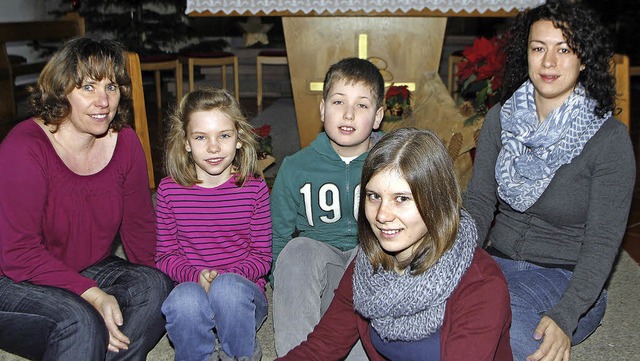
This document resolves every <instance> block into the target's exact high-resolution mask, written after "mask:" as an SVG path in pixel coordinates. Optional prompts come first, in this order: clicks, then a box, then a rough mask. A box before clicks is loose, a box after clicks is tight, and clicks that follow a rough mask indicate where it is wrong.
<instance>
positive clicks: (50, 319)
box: [0, 256, 173, 361]
mask: <svg viewBox="0 0 640 361" xmlns="http://www.w3.org/2000/svg"><path fill="white" fill-rule="evenodd" d="M82 274H83V275H84V276H86V277H89V278H91V279H93V280H95V281H96V282H97V283H98V287H100V288H101V289H102V290H103V291H105V292H106V293H108V294H111V295H112V296H114V297H115V298H116V299H117V300H118V304H119V306H120V310H121V311H122V315H123V318H124V324H123V325H122V326H121V327H120V330H121V331H122V332H123V333H124V334H125V335H127V336H128V337H129V339H130V340H131V344H130V345H129V349H128V350H120V352H118V353H114V352H107V345H108V344H109V332H108V331H107V327H106V326H105V323H104V320H103V319H102V316H100V314H99V313H98V311H97V310H96V309H94V308H93V306H91V305H90V304H89V303H88V302H86V301H85V300H84V299H82V298H81V297H80V296H78V295H76V294H74V293H72V292H70V291H67V290H64V289H61V288H57V287H48V286H38V285H34V284H32V283H30V282H19V283H14V282H13V281H11V280H10V279H9V278H7V277H0V348H2V349H3V350H6V351H9V352H11V353H14V354H18V355H20V356H22V357H26V358H29V359H42V360H56V361H64V360H90V361H93V360H104V359H105V355H106V359H107V360H142V361H143V360H146V358H147V353H148V352H149V351H150V350H151V349H153V347H155V345H156V343H157V342H158V341H159V340H160V338H161V337H162V335H163V334H164V318H163V317H162V313H161V312H160V306H161V305H162V301H163V300H164V299H165V298H166V297H167V295H168V294H169V291H170V290H171V288H172V287H173V283H172V282H171V280H170V279H169V278H168V277H167V276H166V275H164V274H163V273H162V272H160V271H158V270H156V269H153V268H149V267H145V266H140V265H134V264H132V263H129V262H127V261H125V260H123V259H121V258H119V257H115V256H111V257H109V258H107V259H105V260H104V261H102V262H100V263H98V264H96V265H94V266H91V267H89V268H88V269H86V270H84V271H83V272H82Z"/></svg>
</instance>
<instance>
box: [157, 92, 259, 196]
mask: <svg viewBox="0 0 640 361" xmlns="http://www.w3.org/2000/svg"><path fill="white" fill-rule="evenodd" d="M208 110H219V111H221V112H222V113H224V114H225V115H226V116H227V117H229V119H231V121H233V123H234V125H235V129H236V131H237V133H238V141H239V142H240V143H241V145H242V146H241V147H240V149H237V150H236V156H235V158H234V159H233V163H232V167H233V172H234V173H235V174H236V185H237V186H238V187H241V186H242V185H243V184H244V182H245V180H246V179H247V177H249V176H253V177H255V178H258V177H260V172H259V171H258V156H257V149H258V142H257V140H256V138H255V134H254V132H253V127H252V126H251V124H249V122H247V118H246V117H245V116H244V114H243V113H242V110H241V109H240V105H239V104H238V102H237V101H236V99H235V98H234V97H233V95H231V94H230V93H229V92H228V91H226V90H223V89H214V88H210V89H200V90H196V91H193V92H191V93H189V94H187V95H185V96H184V97H182V100H181V101H180V103H179V104H178V106H177V108H176V109H175V110H174V112H173V114H171V115H170V116H169V119H168V121H169V126H168V131H167V136H166V143H165V144H166V148H165V161H164V166H165V171H166V173H167V174H168V175H169V176H170V177H171V178H173V180H174V181H175V182H176V183H178V184H180V185H182V186H184V187H190V186H193V185H194V184H198V183H201V181H200V180H198V176H197V174H196V165H195V163H194V161H193V158H192V157H191V154H190V153H189V152H187V149H186V148H185V146H186V143H187V127H188V125H189V121H190V119H191V115H192V114H193V113H195V112H202V111H208Z"/></svg>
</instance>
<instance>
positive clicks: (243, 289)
mask: <svg viewBox="0 0 640 361" xmlns="http://www.w3.org/2000/svg"><path fill="white" fill-rule="evenodd" d="M267 309H268V307H267V298H266V297H265V295H264V293H263V292H262V290H261V289H260V287H258V286H257V285H256V284H255V283H253V282H251V281H249V280H248V279H246V278H244V277H242V276H240V275H237V274H233V273H223V274H220V275H218V277H216V278H215V279H214V280H213V282H212V283H211V287H210V288H209V293H208V294H207V293H205V291H204V288H202V286H200V285H199V284H198V283H194V282H185V283H181V284H179V285H177V286H176V287H175V288H174V289H173V291H171V294H170V295H169V297H167V299H166V300H165V302H164V304H163V305H162V312H163V313H164V315H165V317H166V319H167V326H166V327H167V333H168V335H169V339H171V342H172V343H173V346H174V347H175V360H193V361H195V360H206V359H207V358H208V357H209V356H210V355H211V354H212V353H213V352H214V348H215V345H216V336H217V338H218V341H219V342H220V346H221V347H222V351H224V353H226V354H227V355H228V356H229V357H236V358H240V357H250V356H251V355H253V352H254V350H255V348H256V332H257V330H258V329H259V328H260V326H261V325H262V323H263V322H264V320H265V319H266V317H267ZM214 329H215V332H214Z"/></svg>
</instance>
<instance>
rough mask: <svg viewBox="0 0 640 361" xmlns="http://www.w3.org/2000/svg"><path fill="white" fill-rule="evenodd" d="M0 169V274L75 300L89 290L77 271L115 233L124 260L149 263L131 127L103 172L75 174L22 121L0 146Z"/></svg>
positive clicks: (148, 220) (147, 223) (150, 217)
mask: <svg viewBox="0 0 640 361" xmlns="http://www.w3.org/2000/svg"><path fill="white" fill-rule="evenodd" d="M0 169H2V171H0V276H2V275H4V276H7V277H9V278H11V279H12V280H13V281H15V282H20V281H30V282H32V283H34V284H38V285H46V286H54V287H59V288H63V289H67V290H69V291H71V292H74V293H76V294H78V295H80V294H82V293H83V292H84V291H86V290H87V289H89V288H90V287H93V286H95V285H96V283H95V281H93V280H92V279H89V278H87V277H84V276H82V275H81V274H80V271H82V270H84V269H85V268H87V267H89V266H92V265H94V264H96V263H98V262H99V261H101V260H103V259H104V258H106V257H107V256H108V255H110V254H111V245H112V243H113V240H114V237H115V236H116V234H117V233H118V231H119V232H120V236H121V238H122V243H123V245H124V249H125V251H126V253H127V256H128V258H129V260H130V261H132V262H135V263H139V264H143V265H147V266H151V267H154V266H155V264H154V257H155V244H156V237H155V216H154V213H153V205H152V203H151V193H150V191H149V180H148V176H147V168H146V162H145V158H144V153H143V151H142V146H141V145H140V141H139V140H138V137H137V136H136V133H135V132H134V131H133V129H131V128H124V129H122V130H121V131H120V132H118V140H117V143H116V147H115V150H114V152H113V156H112V158H111V160H110V161H109V164H107V166H106V167H104V169H102V170H100V171H99V172H97V173H95V174H92V175H86V176H80V175H77V174H76V173H74V172H72V171H71V170H70V169H69V168H67V166H66V165H65V164H64V163H63V161H62V159H60V157H59V156H58V154H57V153H56V151H55V150H54V149H53V146H52V145H51V142H50V141H49V138H48V137H47V135H46V134H45V133H44V131H43V130H42V128H40V126H39V125H38V124H36V123H35V121H34V120H33V119H28V120H25V121H23V122H21V123H20V124H18V125H16V126H15V127H14V128H13V129H12V130H11V132H10V133H9V134H8V135H7V137H6V138H5V139H4V141H3V142H2V144H0Z"/></svg>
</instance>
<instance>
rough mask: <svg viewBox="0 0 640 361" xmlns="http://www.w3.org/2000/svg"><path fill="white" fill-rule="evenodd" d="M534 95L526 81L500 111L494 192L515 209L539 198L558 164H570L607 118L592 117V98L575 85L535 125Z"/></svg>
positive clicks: (536, 120)
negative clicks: (560, 103)
mask: <svg viewBox="0 0 640 361" xmlns="http://www.w3.org/2000/svg"><path fill="white" fill-rule="evenodd" d="M533 95H534V88H533V84H532V83H531V81H529V80H527V81H526V82H525V83H524V84H522V86H520V88H518V90H516V92H515V93H514V94H513V96H512V97H511V98H509V99H508V100H507V101H506V102H505V103H504V105H503V106H502V109H501V110H500V123H501V125H502V133H501V138H502V149H501V150H500V154H499V155H498V160H497V161H496V169H495V176H496V181H497V182H498V194H499V195H500V198H502V199H503V200H504V201H505V202H507V203H508V204H509V205H510V206H511V207H512V208H513V209H515V210H517V211H520V212H524V211H525V210H527V209H528V208H529V207H531V206H532V205H533V204H534V203H535V202H536V201H537V200H538V198H540V196H541V195H542V193H543V192H544V191H545V189H547V186H548V185H549V183H550V182H551V180H552V179H553V176H554V175H555V174H556V171H557V170H558V168H560V167H561V166H562V165H564V164H569V163H571V161H572V160H573V158H575V157H576V156H578V155H579V154H580V152H582V149H583V148H584V145H585V144H586V143H587V142H588V141H589V139H591V137H593V135H594V134H596V132H597V131H598V129H600V126H602V124H603V123H604V122H605V121H606V120H607V118H609V117H610V116H611V113H608V114H605V116H604V117H603V118H598V117H596V116H595V114H594V113H593V110H594V108H595V106H596V101H595V100H594V99H592V98H589V97H587V96H586V92H585V89H584V87H583V86H582V85H581V84H578V85H577V86H576V88H575V90H574V91H573V93H572V94H571V95H570V96H569V98H567V100H566V101H565V102H564V103H563V104H562V105H561V106H560V107H559V108H557V109H554V110H553V111H551V113H549V115H548V116H547V118H546V119H545V120H544V121H543V122H542V123H539V122H538V115H537V113H536V105H535V101H534V98H533Z"/></svg>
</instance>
